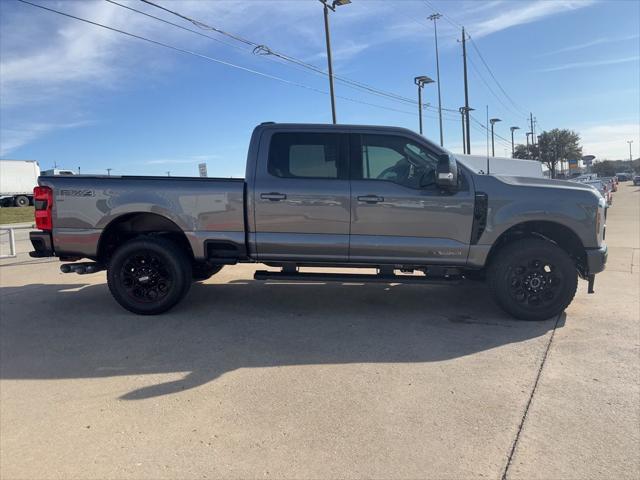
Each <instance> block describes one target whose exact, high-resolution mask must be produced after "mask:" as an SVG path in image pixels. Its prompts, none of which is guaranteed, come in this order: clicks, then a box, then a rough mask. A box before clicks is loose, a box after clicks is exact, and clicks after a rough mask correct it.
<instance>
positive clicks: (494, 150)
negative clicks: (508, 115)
mask: <svg viewBox="0 0 640 480" xmlns="http://www.w3.org/2000/svg"><path fill="white" fill-rule="evenodd" d="M501 121H502V120H500V119H499V118H492V119H491V120H489V123H491V156H492V157H495V156H496V145H495V141H494V135H493V126H494V125H495V124H496V123H498V122H501Z"/></svg>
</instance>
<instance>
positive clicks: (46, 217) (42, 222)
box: [33, 187, 53, 230]
mask: <svg viewBox="0 0 640 480" xmlns="http://www.w3.org/2000/svg"><path fill="white" fill-rule="evenodd" d="M33 204H34V206H35V213H36V227H37V228H38V229H40V230H51V229H52V228H53V222H52V218H51V217H52V213H51V209H52V208H53V191H52V190H51V189H50V188H49V187H35V188H34V189H33Z"/></svg>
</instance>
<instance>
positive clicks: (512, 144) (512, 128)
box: [509, 127, 520, 158]
mask: <svg viewBox="0 0 640 480" xmlns="http://www.w3.org/2000/svg"><path fill="white" fill-rule="evenodd" d="M509 130H511V158H513V156H514V155H515V153H516V147H515V144H514V143H513V132H514V131H515V130H520V127H510V129H509Z"/></svg>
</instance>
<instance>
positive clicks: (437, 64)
mask: <svg viewBox="0 0 640 480" xmlns="http://www.w3.org/2000/svg"><path fill="white" fill-rule="evenodd" d="M440 17H442V15H440V14H439V13H434V14H432V15H429V20H432V21H433V30H434V34H435V39H436V81H437V82H438V121H439V123H440V146H441V147H443V146H444V137H443V134H442V98H441V96H440V55H439V54H438V22H437V20H438V19H439V18H440Z"/></svg>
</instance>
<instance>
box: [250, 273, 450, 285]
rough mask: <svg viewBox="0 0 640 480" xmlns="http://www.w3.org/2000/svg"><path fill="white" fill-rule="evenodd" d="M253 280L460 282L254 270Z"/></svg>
mask: <svg viewBox="0 0 640 480" xmlns="http://www.w3.org/2000/svg"><path fill="white" fill-rule="evenodd" d="M253 278H254V279H255V280H276V281H298V282H343V283H414V284H417V283H421V284H428V285H453V284H458V283H460V282H461V278H460V277H449V278H447V277H438V278H428V277H426V276H415V275H393V274H391V275H380V274H377V275H371V274H369V275H367V274H360V273H315V272H272V271H268V270H256V272H255V273H254V275H253Z"/></svg>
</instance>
